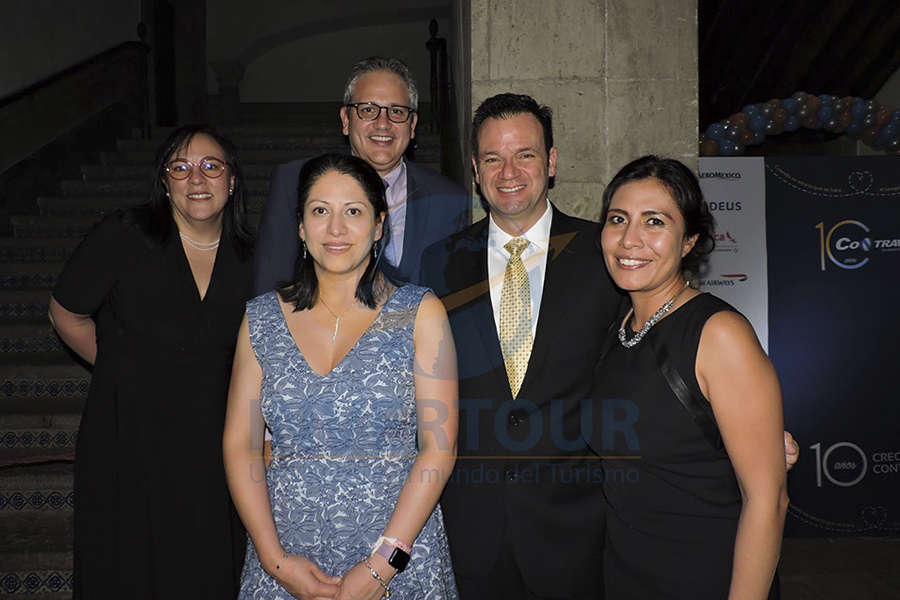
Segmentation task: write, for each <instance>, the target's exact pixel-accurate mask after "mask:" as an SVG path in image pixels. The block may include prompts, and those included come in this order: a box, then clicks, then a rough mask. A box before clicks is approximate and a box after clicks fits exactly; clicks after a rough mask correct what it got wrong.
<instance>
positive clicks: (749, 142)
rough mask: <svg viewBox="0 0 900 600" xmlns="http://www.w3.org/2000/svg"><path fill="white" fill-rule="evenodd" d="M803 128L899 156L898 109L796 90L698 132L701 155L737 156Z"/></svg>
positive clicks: (853, 99)
mask: <svg viewBox="0 0 900 600" xmlns="http://www.w3.org/2000/svg"><path fill="white" fill-rule="evenodd" d="M800 127H806V128H807V129H816V130H818V129H824V130H825V131H829V132H832V133H845V134H847V135H849V136H850V137H851V138H853V139H855V140H858V139H861V140H862V141H863V142H864V143H865V144H867V145H868V146H871V147H872V148H874V149H876V150H883V151H885V152H887V153H891V154H897V155H900V108H895V109H894V110H891V108H890V107H888V106H884V105H882V104H879V103H878V102H877V101H875V100H865V99H863V98H857V97H854V96H845V97H843V98H838V97H837V96H830V95H828V94H822V95H820V96H816V95H813V94H807V93H806V92H797V93H795V94H794V95H793V96H791V97H790V98H784V99H783V100H779V99H777V98H776V99H772V100H769V101H768V102H761V103H759V104H750V105H748V106H745V107H744V108H743V109H741V111H740V112H738V113H735V114H733V115H731V116H730V117H728V118H727V119H724V120H722V121H717V122H715V123H712V124H711V125H710V126H709V127H707V128H706V131H705V132H704V133H702V134H700V155H701V156H738V155H740V154H743V153H744V149H745V148H746V147H747V146H756V145H759V144H762V143H763V141H764V140H765V139H766V136H767V135H778V134H780V133H782V132H784V131H796V130H798V129H800Z"/></svg>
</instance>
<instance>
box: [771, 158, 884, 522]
mask: <svg viewBox="0 0 900 600" xmlns="http://www.w3.org/2000/svg"><path fill="white" fill-rule="evenodd" d="M765 168H766V181H765V191H766V240H767V245H768V279H769V354H770V356H771V358H772V361H773V362H774V364H775V367H776V369H777V371H778V375H779V377H780V379H781V386H782V393H783V395H784V409H785V423H786V427H787V428H788V429H789V430H790V431H791V432H792V433H793V434H794V436H795V437H796V438H797V440H798V441H799V443H800V447H801V458H800V462H799V463H798V464H797V466H796V467H795V468H794V470H793V471H792V472H791V474H790V476H789V478H788V481H789V493H790V498H791V509H790V512H789V517H788V525H787V533H788V534H791V535H823V536H835V535H842V534H843V535H894V536H896V535H900V493H898V489H900V385H898V377H897V372H898V370H900V365H898V363H897V354H896V352H897V346H898V341H900V318H898V309H900V279H898V276H900V160H898V159H897V158H894V157H888V156H884V157H879V156H875V157H845V156H843V157H782V158H774V157H773V158H767V159H766V160H765Z"/></svg>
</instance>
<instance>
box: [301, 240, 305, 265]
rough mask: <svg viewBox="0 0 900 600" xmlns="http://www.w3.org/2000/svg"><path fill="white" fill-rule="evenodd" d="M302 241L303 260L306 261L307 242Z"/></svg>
mask: <svg viewBox="0 0 900 600" xmlns="http://www.w3.org/2000/svg"><path fill="white" fill-rule="evenodd" d="M300 243H301V244H303V260H304V261H305V260H306V242H304V241H301V242H300Z"/></svg>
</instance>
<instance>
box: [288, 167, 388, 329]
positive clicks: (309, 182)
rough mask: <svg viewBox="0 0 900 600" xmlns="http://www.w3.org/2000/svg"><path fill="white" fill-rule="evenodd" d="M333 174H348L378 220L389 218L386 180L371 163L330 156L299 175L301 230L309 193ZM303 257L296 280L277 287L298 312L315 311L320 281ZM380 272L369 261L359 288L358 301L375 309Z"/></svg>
mask: <svg viewBox="0 0 900 600" xmlns="http://www.w3.org/2000/svg"><path fill="white" fill-rule="evenodd" d="M332 171H335V172H337V173H340V174H341V175H349V176H350V177H352V178H353V179H355V180H356V182H357V183H358V184H359V185H360V187H362V189H363V192H365V194H366V199H368V201H369V204H371V205H372V208H373V209H374V211H375V218H376V219H377V218H378V215H381V214H384V215H385V216H387V211H388V205H387V199H386V197H385V191H384V181H382V179H381V177H379V176H378V173H377V172H376V171H375V169H373V168H372V166H371V165H369V163H367V162H366V161H364V160H363V159H361V158H357V157H356V156H351V155H349V154H337V153H330V154H323V155H321V156H317V157H316V158H312V159H310V160H308V161H306V163H304V164H303V167H302V168H301V169H300V175H299V177H298V178H297V225H298V228H299V225H300V223H302V222H303V211H304V209H305V208H306V202H307V200H309V192H310V190H311V189H312V187H313V186H314V185H315V183H316V182H317V181H318V180H319V179H320V178H321V177H322V176H323V175H325V174H326V173H330V172H332ZM382 228H383V229H382V231H383V235H382V237H381V240H380V241H377V242H375V246H376V248H378V247H380V248H383V247H384V246H385V245H386V243H387V240H386V237H387V228H385V227H384V222H382ZM303 254H304V253H303V252H302V251H301V252H299V253H298V254H297V263H296V265H295V267H294V280H293V281H292V282H282V283H280V284H279V286H278V288H277V290H278V294H279V295H280V296H281V299H282V300H284V301H285V302H288V303H292V304H293V305H294V310H295V311H298V310H304V309H307V308H312V305H313V304H314V303H315V301H316V294H317V292H318V289H319V279H318V277H316V270H315V266H314V264H313V259H312V256H310V255H308V254H307V256H306V257H305V258H304V256H303ZM382 254H383V252H381V250H380V249H379V251H378V256H379V258H381V255H382ZM378 271H379V269H378V266H377V264H376V261H374V260H370V261H369V264H368V265H366V268H365V270H364V271H363V274H362V277H361V278H360V280H359V284H358V285H357V286H356V299H357V300H359V301H360V302H362V303H363V304H365V305H366V306H368V307H369V308H375V306H376V304H377V303H376V298H375V292H374V290H373V284H374V282H375V274H376V272H378Z"/></svg>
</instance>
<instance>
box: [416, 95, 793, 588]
mask: <svg viewBox="0 0 900 600" xmlns="http://www.w3.org/2000/svg"><path fill="white" fill-rule="evenodd" d="M551 116H552V115H551V111H550V109H549V108H548V107H546V106H541V105H539V104H538V103H537V102H536V101H535V100H534V99H533V98H531V97H529V96H524V95H519V94H498V95H496V96H493V97H491V98H488V99H487V100H485V101H484V102H483V103H482V104H481V105H480V106H479V107H478V109H477V110H476V112H475V118H474V121H473V124H472V164H473V166H474V169H475V176H476V181H477V182H478V184H479V187H480V190H481V194H482V196H483V197H484V198H485V200H486V201H487V203H488V205H489V206H490V211H489V215H488V217H487V218H485V219H483V220H481V221H479V222H477V223H475V224H473V225H471V226H470V227H468V228H466V229H464V230H463V231H460V232H458V233H455V234H453V235H450V236H449V237H447V238H446V239H444V240H441V241H439V242H437V243H436V244H433V245H432V246H430V247H429V248H427V249H426V250H425V252H424V254H423V256H422V268H421V272H422V279H423V285H426V286H428V287H430V288H432V289H433V290H434V291H435V293H436V294H437V295H438V296H439V297H440V298H441V300H442V301H443V302H444V305H445V307H446V308H447V313H448V317H449V320H450V326H451V329H452V331H453V337H454V340H455V342H456V347H457V359H458V369H459V439H458V446H457V448H458V459H457V462H456V466H455V468H454V471H453V474H452V475H451V477H450V480H449V481H448V483H447V487H446V488H445V490H444V493H443V495H442V497H441V508H442V510H443V515H444V522H445V525H446V529H447V537H448V539H449V542H450V552H451V555H452V558H453V567H454V571H455V573H456V581H457V584H458V587H459V594H460V599H461V600H481V599H485V598H490V599H491V600H513V599H514V600H523V599H528V600H535V599H547V600H549V599H554V598H556V599H562V598H565V599H568V600H573V599H578V600H585V599H592V600H594V599H602V598H603V573H602V564H603V558H602V554H603V535H604V524H605V501H604V498H603V494H602V489H601V484H602V478H603V471H602V470H601V466H600V461H599V460H598V458H599V457H598V456H597V455H596V454H594V453H593V452H592V451H591V450H590V449H589V448H588V446H587V443H586V439H585V438H586V437H590V435H589V434H590V432H591V429H592V423H593V421H594V420H595V419H600V418H603V417H607V418H609V417H612V419H613V420H615V416H614V415H598V414H592V412H591V408H592V407H591V406H590V403H589V402H587V397H588V394H589V391H590V390H589V388H590V385H591V381H592V377H591V373H592V372H593V369H594V366H595V365H596V364H597V362H598V360H599V357H600V354H601V352H602V344H603V342H604V340H605V338H606V337H607V335H608V334H607V333H606V332H608V331H609V327H610V324H611V323H615V322H616V315H617V313H618V312H619V311H620V310H621V309H622V304H623V302H624V300H623V298H622V296H621V295H620V294H619V293H618V292H617V291H616V289H615V288H614V286H613V284H612V282H611V280H610V278H609V277H608V275H607V273H606V266H605V264H604V262H603V257H602V256H601V254H600V252H599V251H598V250H597V249H596V247H595V245H594V237H595V234H596V231H597V227H598V225H597V223H593V222H590V221H585V220H583V219H578V218H575V217H572V216H569V215H566V214H565V213H563V212H562V211H560V210H559V209H557V208H556V207H555V206H553V204H551V202H550V199H549V196H548V190H549V188H550V181H551V178H552V177H554V176H555V174H556V161H557V150H556V148H555V147H554V146H553V128H552V119H551ZM598 201H599V200H598ZM523 248H524V249H523ZM514 252H515V253H516V255H518V257H519V259H520V260H521V263H522V267H523V268H524V270H525V272H527V278H526V277H524V276H522V277H520V278H519V280H518V283H516V278H515V277H508V276H507V275H508V273H509V272H511V271H514V270H515V269H512V268H511V266H512V264H513V263H514V262H515V260H514V257H513V253H514ZM519 274H520V275H521V271H519ZM522 279H524V280H525V283H524V284H522V283H521V280H522ZM510 284H512V285H510ZM507 285H510V287H514V286H515V285H520V286H521V288H522V289H521V290H520V291H521V297H520V300H521V304H520V305H519V307H520V308H519V310H517V311H510V310H508V309H507V310H504V305H505V300H504V297H505V295H506V293H507V292H506V289H505V288H506V287H507ZM517 313H518V314H525V315H526V317H527V318H525V319H512V320H515V321H518V322H517V323H516V324H515V325H516V326H515V327H513V330H514V331H516V333H521V331H522V330H521V329H517V328H518V327H521V328H523V329H524V330H525V331H527V332H528V333H529V334H530V336H524V337H526V338H528V339H529V341H530V342H531V346H530V354H528V353H526V354H527V356H526V358H524V359H522V361H521V362H520V363H519V364H518V365H516V364H515V363H516V361H515V360H513V361H511V360H510V359H509V357H508V356H504V355H505V354H507V355H508V354H509V352H508V349H510V348H511V346H510V343H509V342H505V341H504V339H505V338H506V337H507V336H504V333H503V331H504V324H505V323H508V322H509V321H510V320H511V319H510V316H511V315H516V314H517ZM507 327H509V326H508V325H507ZM507 331H509V329H507ZM512 349H513V350H515V348H514V347H513V348H512ZM513 354H514V355H515V354H516V352H513ZM511 362H512V363H513V365H512V366H511V364H510V363H511ZM523 363H524V364H523ZM520 368H524V372H521V371H520ZM515 373H517V375H515V376H514V374H515ZM785 443H786V446H788V448H787V449H786V451H787V452H788V454H789V462H794V461H796V453H797V452H798V449H797V447H796V444H794V442H793V440H790V441H788V440H786V442H785Z"/></svg>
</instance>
